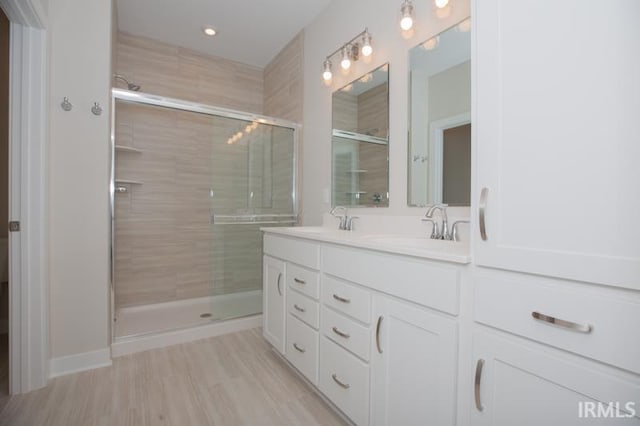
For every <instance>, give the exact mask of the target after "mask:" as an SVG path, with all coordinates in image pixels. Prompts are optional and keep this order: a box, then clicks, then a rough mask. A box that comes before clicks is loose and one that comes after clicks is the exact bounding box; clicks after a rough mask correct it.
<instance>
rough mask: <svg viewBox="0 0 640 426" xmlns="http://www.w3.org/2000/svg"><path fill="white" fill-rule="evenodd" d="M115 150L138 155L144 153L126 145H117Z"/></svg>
mask: <svg viewBox="0 0 640 426" xmlns="http://www.w3.org/2000/svg"><path fill="white" fill-rule="evenodd" d="M115 148H116V151H121V152H136V153H138V154H140V153H141V152H142V150H141V149H138V148H134V147H131V146H125V145H116V146H115Z"/></svg>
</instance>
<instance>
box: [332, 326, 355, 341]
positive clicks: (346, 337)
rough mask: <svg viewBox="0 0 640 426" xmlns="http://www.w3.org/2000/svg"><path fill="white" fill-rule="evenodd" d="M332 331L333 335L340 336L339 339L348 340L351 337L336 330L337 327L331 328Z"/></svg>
mask: <svg viewBox="0 0 640 426" xmlns="http://www.w3.org/2000/svg"><path fill="white" fill-rule="evenodd" d="M332 330H333V332H334V333H336V334H337V335H338V336H340V337H344V338H345V339H348V338H349V337H351V336H349V335H348V334H347V333H343V332H342V331H340V330H338V327H333V328H332Z"/></svg>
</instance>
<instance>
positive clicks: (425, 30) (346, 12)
mask: <svg viewBox="0 0 640 426" xmlns="http://www.w3.org/2000/svg"><path fill="white" fill-rule="evenodd" d="M401 3H402V2H401V1H400V0H397V1H392V0H334V1H333V2H332V3H331V4H330V5H329V7H327V9H325V11H324V12H323V13H322V14H321V15H320V16H319V17H318V18H317V19H316V20H315V21H314V22H313V23H311V24H310V25H309V26H308V27H307V28H306V29H305V46H304V61H305V63H304V77H305V79H304V130H303V139H304V149H303V157H302V164H303V165H302V169H303V170H302V171H303V179H302V200H303V202H302V205H303V210H302V215H303V218H302V220H303V223H304V224H305V225H312V224H319V223H321V221H322V214H323V213H324V212H327V211H329V209H330V204H329V202H325V201H328V199H326V198H324V196H323V195H324V194H325V193H326V191H328V190H329V188H330V187H331V92H332V91H333V90H335V89H337V88H339V87H341V86H344V85H345V84H347V83H348V82H349V81H351V80H353V79H354V78H355V77H356V76H360V75H362V74H364V73H365V72H368V71H371V70H372V69H374V68H376V67H378V66H380V65H382V64H383V63H385V62H389V63H390V82H389V91H390V92H389V102H390V117H389V124H390V128H389V131H390V134H389V137H390V142H389V145H390V153H389V163H390V164H389V168H390V176H389V178H390V182H389V188H390V197H391V199H390V206H389V208H388V209H370V208H368V209H358V214H367V213H376V214H378V213H382V214H394V215H401V214H408V215H414V214H415V215H421V214H424V212H425V209H421V208H410V207H407V138H406V134H407V122H408V120H407V114H408V110H407V105H408V66H407V64H408V51H409V49H410V48H412V47H413V46H415V45H417V44H418V43H420V42H422V41H424V40H426V39H428V38H430V37H432V36H434V35H436V34H438V33H440V32H442V31H443V30H445V29H446V28H448V27H450V26H451V25H453V24H455V23H457V22H459V21H462V20H463V19H464V18H466V17H468V16H469V0H451V3H452V6H451V9H450V14H449V16H447V17H444V18H439V17H438V16H436V9H435V6H433V3H432V2H430V1H418V2H415V10H416V21H415V29H414V31H413V36H412V37H411V38H408V39H405V38H403V34H402V31H401V30H400V26H399V14H400V5H401ZM365 27H368V28H369V31H370V32H371V34H372V36H373V47H374V53H373V57H372V59H371V60H370V61H369V63H364V62H363V61H358V62H356V63H355V64H354V66H352V69H351V72H350V74H349V75H347V76H342V75H340V72H339V71H338V68H339V64H338V63H336V62H338V61H337V60H334V78H333V81H332V84H331V86H330V87H326V86H325V85H324V84H323V82H322V77H321V73H322V62H323V60H324V59H325V57H326V55H327V54H329V53H331V52H332V51H334V50H335V49H336V48H338V47H340V46H341V45H342V44H343V43H344V42H346V41H348V40H350V39H351V38H352V37H353V36H354V35H356V34H357V33H359V32H360V31H362V30H363V29H364V28H365ZM466 211H467V213H468V209H467V210H466Z"/></svg>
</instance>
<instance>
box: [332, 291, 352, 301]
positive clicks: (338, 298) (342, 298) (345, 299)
mask: <svg viewBox="0 0 640 426" xmlns="http://www.w3.org/2000/svg"><path fill="white" fill-rule="evenodd" d="M333 298H334V299H336V300H337V301H338V302H342V303H351V299H347V298H346V297H340V296H338V295H337V294H335V293H334V294H333Z"/></svg>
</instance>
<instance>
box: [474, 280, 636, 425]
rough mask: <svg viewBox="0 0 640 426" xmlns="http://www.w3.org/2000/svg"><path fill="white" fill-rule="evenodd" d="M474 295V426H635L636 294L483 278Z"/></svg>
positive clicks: (558, 283) (562, 283)
mask: <svg viewBox="0 0 640 426" xmlns="http://www.w3.org/2000/svg"><path fill="white" fill-rule="evenodd" d="M474 290H475V294H474V304H475V309H474V319H475V321H476V323H477V325H476V326H475V329H474V333H473V363H474V368H475V371H473V372H469V374H473V377H474V390H473V391H474V400H473V403H472V407H471V411H472V413H471V419H472V425H474V426H485V425H492V426H510V425H513V424H518V425H524V426H526V425H532V426H533V425H540V424H549V425H550V424H554V425H555V424H557V425H576V426H578V425H583V424H598V425H616V424H621V425H640V340H639V339H638V337H637V336H638V332H637V329H638V326H639V325H640V295H637V294H635V295H634V294H632V292H630V291H629V292H625V294H622V291H621V290H618V289H611V288H604V287H599V286H592V285H587V284H579V283H568V282H565V281H561V280H555V279H550V278H541V277H535V276H527V275H524V274H517V273H509V272H502V271H489V270H487V271H480V272H479V273H478V274H477V275H476V277H475V285H474ZM609 403H612V404H614V405H615V404H617V406H618V407H620V409H621V410H622V411H621V412H616V413H611V412H609V411H607V410H610V408H608V407H609ZM627 404H629V405H628V408H630V409H631V411H625V407H626V406H627ZM602 410H604V411H602ZM633 411H635V413H634V412H633ZM605 412H606V413H608V414H604V413H605ZM632 414H635V417H633V416H632ZM596 415H597V416H598V417H596ZM581 416H582V417H581ZM627 416H628V417H627Z"/></svg>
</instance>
